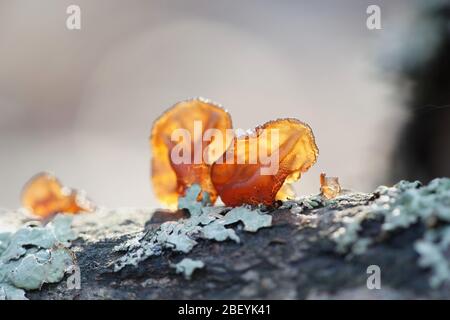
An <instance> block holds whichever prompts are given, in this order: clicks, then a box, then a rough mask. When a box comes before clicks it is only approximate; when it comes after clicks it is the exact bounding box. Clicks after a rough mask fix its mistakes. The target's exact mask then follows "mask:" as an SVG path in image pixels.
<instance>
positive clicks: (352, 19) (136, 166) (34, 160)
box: [0, 0, 414, 208]
mask: <svg viewBox="0 0 450 320" xmlns="http://www.w3.org/2000/svg"><path fill="white" fill-rule="evenodd" d="M70 4H77V5H79V6H80V7H81V30H79V31H69V30H67V29H66V26H65V20H66V18H67V14H66V8H67V6H68V5H70ZM369 4H378V5H380V6H381V9H382V26H383V29H382V30H376V31H370V30H368V29H367V28H366V18H367V14H366V8H367V6H368V5H369ZM413 9H414V7H413V6H411V2H410V1H408V0H403V1H401V0H396V1H395V0H393V1H365V0H346V1H330V0H328V1H327V0H326V1H307V0H303V1H253V0H249V1H237V0H231V1H207V0H204V1H198V0H189V1H185V0H178V1H162V0H155V1H138V0H132V1H124V0H94V1H93V0H89V1H87V0H86V1H78V0H73V1H63V0H42V1H33V0H0V53H1V54H0V207H10V208H14V207H17V206H19V193H20V190H21V187H22V186H23V184H24V183H25V182H26V181H27V179H29V178H30V177H31V176H32V175H33V174H35V173H37V172H39V171H42V170H50V171H52V172H54V173H56V175H57V176H58V177H60V179H61V180H62V181H63V182H64V183H65V184H66V185H68V186H72V187H77V188H81V189H84V190H86V191H87V192H88V194H89V195H90V197H91V198H93V199H94V200H95V201H96V202H97V203H99V204H101V205H107V206H110V207H115V206H157V202H156V201H155V199H154V196H153V193H152V190H151V185H150V182H149V161H150V150H149V144H148V136H149V132H150V128H151V126H152V122H153V121H154V120H155V118H156V117H157V116H158V115H160V114H161V113H162V112H163V111H164V110H165V109H166V108H168V107H170V106H171V105H172V104H174V103H175V102H177V101H179V100H182V99H186V98H189V97H195V96H203V97H206V98H209V99H212V100H214V101H216V102H219V103H221V104H223V105H224V106H225V107H226V108H227V109H228V110H229V111H230V113H231V114H232V116H233V121H234V125H235V127H236V128H243V129H247V128H253V127H255V126H256V125H258V124H262V123H264V122H266V121H268V120H271V119H274V118H280V117H297V118H299V119H301V120H302V121H305V122H307V123H308V124H310V125H311V127H312V128H313V130H314V133H315V135H316V139H317V143H318V146H319V148H320V156H319V161H318V163H317V164H316V165H315V166H314V167H313V168H312V169H311V170H310V171H309V172H308V173H307V174H305V175H304V177H303V178H302V180H301V181H300V182H299V183H298V191H299V192H300V193H313V192H317V191H318V187H319V173H320V172H321V171H325V172H327V173H328V174H329V175H336V176H339V177H340V180H341V183H342V184H343V186H344V187H346V188H354V189H358V190H363V191H369V190H371V189H372V188H374V187H375V186H376V185H378V184H380V183H383V181H385V180H384V179H385V176H386V171H387V170H386V169H387V167H388V166H389V156H390V154H391V152H392V149H393V142H394V141H393V139H394V138H393V137H394V136H395V135H396V134H397V132H398V129H399V126H400V125H401V124H402V123H403V122H404V121H405V119H406V112H405V111H404V110H403V108H402V101H403V100H402V99H403V98H402V96H401V95H400V94H399V90H398V89H397V88H396V87H394V86H393V85H392V83H390V80H389V79H386V78H385V77H383V76H382V75H381V72H380V71H379V64H378V63H377V61H378V57H379V55H380V53H381V52H383V50H384V49H383V45H384V39H385V38H389V36H390V35H392V34H393V33H395V32H396V31H395V30H397V29H399V28H401V26H402V25H403V23H404V21H405V20H407V19H408V18H409V17H410V16H411V14H412V13H411V12H412V11H413Z"/></svg>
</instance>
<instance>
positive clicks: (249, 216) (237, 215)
mask: <svg viewBox="0 0 450 320" xmlns="http://www.w3.org/2000/svg"><path fill="white" fill-rule="evenodd" d="M223 219H224V224H225V225H230V224H234V223H236V222H239V221H241V222H242V223H243V224H244V230H245V231H248V232H256V231H258V230H259V229H261V228H266V227H270V226H271V225H272V216H271V215H268V214H264V213H261V212H260V211H259V210H252V209H251V208H249V207H237V208H234V209H232V210H231V211H229V212H228V213H227V214H226V215H225V217H224V218H223Z"/></svg>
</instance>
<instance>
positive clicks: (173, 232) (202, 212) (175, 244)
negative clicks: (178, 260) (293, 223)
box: [114, 185, 272, 271]
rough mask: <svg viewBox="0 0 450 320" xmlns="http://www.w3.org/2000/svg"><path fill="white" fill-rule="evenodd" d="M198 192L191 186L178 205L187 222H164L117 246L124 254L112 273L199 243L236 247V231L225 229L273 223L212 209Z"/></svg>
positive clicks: (249, 213) (244, 212) (254, 213)
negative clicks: (229, 243)
mask: <svg viewBox="0 0 450 320" xmlns="http://www.w3.org/2000/svg"><path fill="white" fill-rule="evenodd" d="M200 192H201V188H200V186H198V185H193V186H192V187H191V188H189V189H188V190H187V191H186V195H185V196H184V197H182V198H180V199H179V201H178V203H179V209H186V210H188V211H189V213H190V216H189V218H187V219H181V220H178V221H168V222H165V223H163V224H161V226H160V227H159V228H158V229H157V230H156V231H149V232H147V233H141V234H138V235H137V236H136V237H135V238H134V239H130V240H128V241H127V243H125V244H123V245H120V246H116V248H115V249H116V250H117V251H125V252H126V253H125V255H123V256H122V257H121V258H119V259H118V260H117V261H116V262H115V264H114V270H115V271H119V270H121V269H123V268H124V267H125V266H127V265H133V266H136V265H137V264H138V263H139V262H141V261H143V260H145V259H147V258H148V257H150V256H156V255H160V254H161V253H162V252H163V251H164V250H172V251H179V252H182V253H189V252H190V251H191V250H192V249H193V248H194V246H195V245H197V240H198V239H208V240H215V241H225V240H228V239H229V240H233V241H235V242H238V243H239V242H240V239H239V237H238V235H237V234H236V232H235V230H233V229H232V228H231V227H230V228H227V226H229V225H231V224H235V223H237V222H242V223H243V224H244V230H245V231H249V232H256V231H257V230H258V229H260V228H263V227H269V226H270V225H271V223H272V217H271V216H270V215H268V214H264V213H262V212H260V211H259V210H258V209H256V210H252V209H250V208H248V207H238V208H234V209H231V210H230V208H227V207H212V206H210V205H209V204H210V202H209V201H208V198H207V197H206V195H205V194H203V195H202V197H201V199H202V200H201V201H198V198H199V195H200ZM226 212H227V213H226ZM224 213H226V214H225V216H223V214H224Z"/></svg>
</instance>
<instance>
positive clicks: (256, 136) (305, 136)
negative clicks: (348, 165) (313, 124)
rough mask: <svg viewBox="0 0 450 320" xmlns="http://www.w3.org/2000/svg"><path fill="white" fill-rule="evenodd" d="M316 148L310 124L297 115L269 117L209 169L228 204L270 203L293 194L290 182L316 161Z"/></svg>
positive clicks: (234, 143) (240, 138) (214, 182)
mask: <svg viewBox="0 0 450 320" xmlns="http://www.w3.org/2000/svg"><path fill="white" fill-rule="evenodd" d="M318 153H319V150H318V148H317V146H316V144H315V141H314V135H313V132H312V130H311V128H310V127H309V126H308V125H306V124H304V123H302V122H300V121H298V120H296V119H281V120H276V121H271V122H268V123H266V124H264V125H263V126H260V127H258V128H256V129H255V131H254V132H252V133H250V134H246V135H245V136H241V137H235V138H234V140H233V143H232V145H231V146H230V148H229V149H228V150H227V152H226V153H225V154H224V156H223V157H221V159H219V161H217V162H216V163H215V164H214V165H213V167H212V170H211V179H212V182H213V184H214V186H215V188H216V189H217V191H218V193H219V195H220V197H221V199H222V201H223V202H224V203H225V204H226V205H228V206H238V205H242V204H251V205H258V204H265V205H272V204H273V203H274V202H275V201H276V200H286V199H287V198H289V197H292V196H293V195H294V194H293V191H292V188H291V186H290V184H291V183H292V182H294V181H296V180H298V179H299V178H300V175H301V173H302V172H305V171H307V170H308V169H309V168H310V167H311V166H312V165H313V164H314V163H315V162H316V159H317V156H318Z"/></svg>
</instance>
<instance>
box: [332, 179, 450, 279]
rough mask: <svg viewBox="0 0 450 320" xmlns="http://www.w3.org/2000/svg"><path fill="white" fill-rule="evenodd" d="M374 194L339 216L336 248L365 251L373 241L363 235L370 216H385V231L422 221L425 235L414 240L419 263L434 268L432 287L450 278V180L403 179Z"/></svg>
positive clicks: (355, 251)
mask: <svg viewBox="0 0 450 320" xmlns="http://www.w3.org/2000/svg"><path fill="white" fill-rule="evenodd" d="M374 194H375V195H376V196H377V199H376V200H375V201H374V202H373V203H371V204H369V205H363V206H359V207H358V208H357V211H358V213H357V214H356V215H354V216H352V217H345V218H342V219H337V221H336V222H338V223H340V224H341V227H340V228H338V229H337V230H336V231H335V232H333V233H332V235H331V238H332V239H333V240H334V241H335V242H336V245H337V250H338V251H339V252H343V253H345V252H350V253H353V254H360V253H363V252H364V251H365V250H366V249H367V247H368V246H369V245H370V244H371V243H372V241H371V239H369V238H364V237H361V235H360V231H361V229H362V228H361V223H362V222H363V221H366V220H367V219H368V218H371V217H372V218H373V217H381V218H382V219H383V223H382V225H381V230H383V231H384V232H392V231H394V230H399V229H405V228H408V227H410V226H412V225H414V224H416V223H422V224H424V225H425V226H426V227H427V229H426V231H425V234H424V236H423V238H421V239H419V240H417V241H416V242H415V243H414V248H415V250H416V251H417V252H418V253H419V255H420V259H419V262H418V263H419V265H420V266H421V267H424V268H430V269H431V271H432V275H431V277H430V285H431V286H432V287H438V286H439V285H441V284H443V283H444V282H447V281H450V261H449V254H448V252H449V250H450V227H449V226H448V223H449V222H450V179H448V178H438V179H434V180H433V181H431V182H430V183H429V184H428V185H426V186H422V185H421V183H420V182H418V181H415V182H408V181H400V182H399V183H397V184H396V185H394V186H393V187H385V186H381V187H378V188H377V189H376V190H375V193H374ZM353 210H354V209H353ZM341 213H342V212H341Z"/></svg>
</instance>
